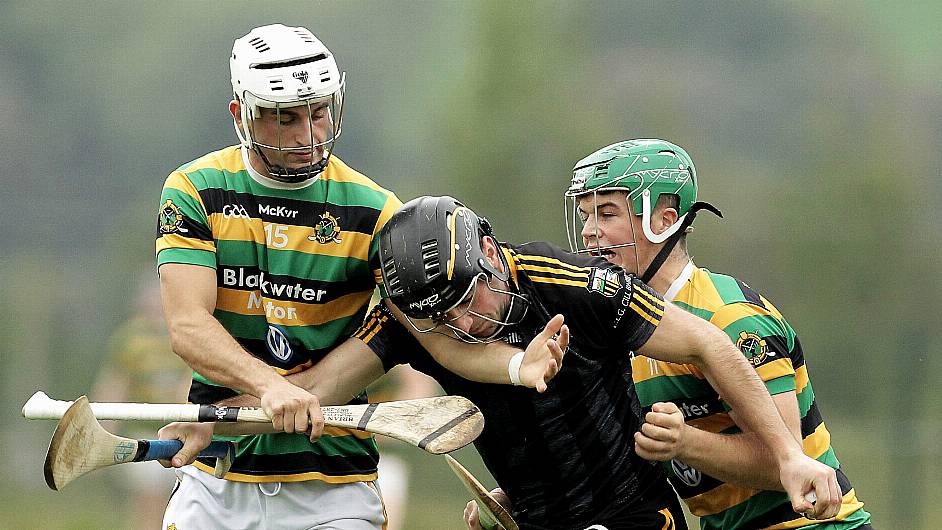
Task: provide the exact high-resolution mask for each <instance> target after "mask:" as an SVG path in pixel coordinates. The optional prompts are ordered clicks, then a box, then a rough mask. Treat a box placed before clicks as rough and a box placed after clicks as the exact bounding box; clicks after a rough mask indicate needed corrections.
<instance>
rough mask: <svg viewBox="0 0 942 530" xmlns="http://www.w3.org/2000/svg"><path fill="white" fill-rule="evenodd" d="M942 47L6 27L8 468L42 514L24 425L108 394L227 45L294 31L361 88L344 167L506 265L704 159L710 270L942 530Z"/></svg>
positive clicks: (252, 13)
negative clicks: (633, 181) (762, 304)
mask: <svg viewBox="0 0 942 530" xmlns="http://www.w3.org/2000/svg"><path fill="white" fill-rule="evenodd" d="M940 19H942V7H940V5H938V4H934V3H928V2H927V3H924V5H917V4H911V5H909V6H908V7H906V8H901V7H899V6H890V5H884V4H883V3H879V2H875V1H872V0H868V1H860V2H838V3H787V4H786V3H749V2H729V3H699V2H682V1H678V2H657V3H642V4H637V3H626V2H603V1H592V2H558V1H545V2H523V3H513V4H508V3H506V2H498V1H473V2H460V3H459V2H431V1H418V2H382V3H381V2H366V1H350V2H285V3H279V4H278V6H277V7H275V6H268V5H257V4H255V3H250V2H227V3H225V4H222V3H220V4H214V3H209V2H204V3H189V2H179V1H178V2H162V3H145V4H133V5H129V4H124V3H118V2H93V3H59V2H44V1H39V2H16V1H14V2H5V3H2V4H0V44H2V46H0V117H2V120H3V123H4V127H0V145H2V146H3V149H0V178H2V183H3V188H2V189H3V192H2V194H0V215H2V223H0V273H2V277H3V278H4V282H2V283H0V302H2V305H3V306H4V307H6V308H7V318H4V319H3V320H2V321H0V339H3V344H4V346H3V347H2V348H0V354H2V360H3V365H4V367H5V370H4V372H3V373H4V377H3V379H2V381H3V383H4V384H3V385H2V387H0V388H2V389H0V392H2V393H3V395H4V396H5V398H6V399H5V402H6V403H8V404H11V405H10V406H9V407H6V408H5V409H4V411H3V412H0V417H2V419H4V420H6V421H4V422H3V425H4V426H5V427H3V428H0V441H2V442H4V443H8V444H15V445H19V446H23V447H30V448H31V449H30V450H29V451H28V454H25V455H24V454H14V453H11V452H9V451H4V453H3V454H4V458H3V461H2V462H0V464H2V465H3V467H4V468H5V469H9V470H11V475H10V477H11V480H13V481H14V482H15V483H16V484H21V485H22V488H23V489H25V490H31V489H37V488H40V487H41V482H40V481H39V479H38V477H39V473H38V469H39V466H41V458H42V454H41V451H40V450H38V448H39V447H40V446H41V445H42V444H43V443H45V439H46V438H47V437H48V435H49V432H51V429H50V428H49V427H50V426H49V425H47V424H42V425H36V424H27V423H26V422H25V421H23V420H21V419H20V418H19V415H18V410H19V406H20V404H22V402H23V401H24V400H25V399H26V398H27V397H28V396H29V395H30V394H31V393H32V392H33V391H34V390H36V389H40V388H41V389H45V390H47V391H49V392H50V394H51V395H53V396H54V397H63V398H67V397H73V396H77V395H79V394H81V393H84V392H87V390H88V388H90V386H91V381H92V378H93V377H94V374H95V372H96V371H97V368H98V367H97V365H98V362H99V360H100V359H102V357H103V355H104V351H103V349H102V347H103V344H104V342H105V340H104V339H105V338H106V337H107V336H108V334H109V333H110V331H111V330H112V329H114V327H115V326H116V325H117V324H118V323H120V322H121V321H122V320H123V318H124V316H125V313H126V312H127V310H128V304H129V300H130V296H129V293H130V292H131V290H132V289H133V288H134V286H135V285H136V284H137V283H138V282H139V281H140V278H141V277H142V276H147V275H152V274H154V271H153V232H154V225H155V220H154V216H155V206H156V201H157V198H158V195H159V190H160V187H161V185H162V183H163V179H164V177H165V176H166V175H167V174H168V173H169V172H170V171H171V170H173V169H174V168H176V167H177V166H178V165H180V164H182V163H184V162H186V161H188V160H191V159H193V158H195V157H197V156H199V155H201V154H203V153H204V152H207V151H210V150H213V149H216V148H218V147H221V146H223V145H228V144H231V143H234V142H235V136H234V134H233V131H232V125H231V120H230V118H229V116H228V113H227V110H226V105H227V103H228V100H229V95H230V86H229V79H228V62H227V57H228V53H229V50H230V48H231V44H232V40H233V39H234V38H236V37H238V36H240V35H242V34H244V33H245V32H246V31H248V30H249V29H250V28H251V27H253V26H256V25H260V24H263V23H269V22H284V23H288V24H302V25H306V26H307V27H309V28H310V29H312V30H313V31H314V33H315V34H317V35H318V36H319V37H320V38H321V39H322V40H323V41H324V42H325V43H326V44H327V45H328V47H330V48H331V50H332V51H333V52H334V53H335V55H336V56H337V58H338V61H339V63H340V65H341V68H342V69H344V70H346V71H347V82H348V87H347V99H346V103H347V107H346V109H345V115H344V122H345V123H344V135H343V137H342V138H341V140H340V142H339V144H338V148H337V153H338V155H339V156H340V157H342V158H343V159H344V160H345V161H347V162H348V163H349V164H351V165H352V166H353V167H355V168H357V169H359V170H361V171H363V172H364V173H366V174H367V175H370V176H371V177H373V178H374V179H375V180H377V181H378V182H379V183H380V184H382V185H384V186H386V187H388V188H390V189H393V190H394V191H396V192H397V194H398V195H399V196H400V198H402V199H403V200H407V199H410V198H412V197H415V196H417V195H422V194H445V193H447V194H452V195H455V196H456V197H458V198H460V199H462V200H463V201H465V202H466V203H467V204H468V205H469V206H471V207H472V208H475V209H476V210H477V211H479V213H482V214H484V215H486V216H487V217H488V218H490V219H491V221H492V222H493V224H494V225H495V227H496V229H497V231H498V235H499V236H501V237H503V238H506V239H508V240H511V241H525V240H534V239H546V240H551V241H554V242H556V243H558V244H561V245H565V244H566V238H565V234H564V220H563V211H562V205H563V201H562V192H563V190H564V189H565V187H566V186H567V184H568V179H569V176H570V175H569V172H570V169H571V167H572V164H573V163H574V162H575V161H576V160H578V159H579V158H581V157H582V156H584V155H586V154H588V153H589V152H592V151H594V150H595V149H597V148H599V147H601V146H603V145H607V144H609V143H612V142H614V141H616V140H620V139H626V138H631V137H661V138H665V139H668V140H671V141H673V142H676V143H678V144H680V145H682V146H684V147H686V148H687V149H688V151H689V152H690V153H691V154H692V156H693V157H694V160H695V161H696V162H697V165H698V169H699V171H700V177H701V181H700V184H701V190H702V197H701V198H702V199H703V200H707V201H710V202H712V203H713V204H715V205H717V206H718V207H720V208H721V209H722V210H723V212H724V215H725V218H724V219H723V220H722V221H719V220H716V219H714V218H712V217H711V216H704V217H702V218H701V219H700V220H699V221H698V226H697V229H696V231H695V233H694V235H693V236H692V238H691V245H690V246H691V250H692V252H693V254H694V256H695V259H696V260H697V263H698V264H699V265H701V266H707V267H709V268H711V269H713V270H716V271H720V272H726V273H729V274H733V275H736V276H738V277H740V278H742V279H743V280H745V281H747V282H749V283H750V284H751V285H752V286H753V287H755V288H756V289H758V290H759V291H761V292H762V293H763V294H765V295H766V296H767V297H768V298H770V299H771V300H773V301H774V302H775V303H776V305H777V306H778V307H779V308H780V309H782V311H783V312H784V313H785V315H786V317H787V318H788V319H789V320H790V321H791V323H792V324H793V326H794V327H795V328H796V329H797V330H798V333H799V336H800V337H801V339H802V343H803V345H804V347H805V351H806V353H807V356H808V362H809V366H810V369H811V374H812V379H813V381H814V387H815V390H816V392H817V393H818V395H819V401H820V403H821V406H822V410H823V412H824V414H825V416H826V418H827V420H828V425H829V427H830V429H831V431H832V433H833V434H834V436H835V446H836V447H837V449H838V453H839V456H840V457H841V458H842V460H844V461H845V465H846V467H847V471H848V473H849V475H850V476H851V478H852V480H853V481H854V483H855V485H856V486H857V488H858V493H859V495H860V496H861V497H862V498H863V499H864V500H865V501H866V502H868V503H869V505H870V506H871V508H872V509H873V511H874V513H875V516H876V519H875V521H876V522H877V523H879V525H880V526H881V527H886V528H890V527H896V528H918V527H927V526H926V525H929V522H930V521H934V520H936V519H937V518H939V517H942V512H940V510H939V508H938V507H937V506H936V505H935V504H934V503H929V499H932V498H934V495H935V494H936V493H942V492H940V491H939V490H940V488H939V485H938V483H937V482H938V481H932V480H930V478H929V477H932V476H934V475H935V474H937V473H938V472H939V464H938V461H939V457H940V456H942V455H940V453H939V448H938V445H937V444H935V443H933V442H934V440H936V439H938V438H939V436H942V414H940V407H939V404H940V403H939V399H938V398H937V397H936V395H935V393H934V391H933V390H934V388H933V387H934V383H935V381H936V380H937V379H938V378H939V377H940V375H942V365H940V360H939V359H938V358H937V356H935V355H933V353H937V352H939V351H940V350H942V333H940V329H939V328H940V325H939V324H940V319H939V318H938V316H936V314H935V312H934V311H933V309H932V308H933V305H931V302H932V301H935V300H938V299H940V298H942V287H940V283H939V282H938V281H937V278H939V276H940V274H942V259H940V258H942V252H940V250H939V248H940V244H942V235H940V234H942V213H940V209H939V208H938V207H937V206H938V204H939V203H940V202H942V180H940V178H939V177H940V176H942V175H940V170H939V168H940V167H942V155H940V150H939V148H938V145H940V143H942V90H940V85H939V76H938V72H940V71H942V59H940V56H939V55H938V54H937V53H936V51H935V46H936V45H935V44H933V43H938V42H940V40H942V30H940V29H939V26H938V24H936V25H932V24H926V23H924V21H928V20H940ZM442 469H444V468H442ZM479 469H480V468H479ZM443 472H444V473H447V471H443ZM90 480H91V478H90ZM430 480H431V479H430ZM435 480H443V479H442V478H441V477H437V478H436V479H435ZM444 480H446V481H447V477H446V478H445V479H444ZM427 491H428V493H429V494H434V492H435V490H434V489H433V490H427ZM457 491H458V492H459V493H458V496H459V497H460V495H461V493H460V489H459V490H457ZM44 495H47V497H43V499H46V500H49V498H48V494H44ZM11 499H15V498H14V497H7V498H4V497H0V502H2V503H3V504H4V505H3V510H2V511H3V512H7V511H8V510H9V511H12V509H13V508H12V505H11V503H12V500H11ZM416 502H420V501H416ZM458 505H459V506H462V505H463V503H459V504H458ZM457 514H460V508H459V510H458V511H456V512H455V514H449V517H450V519H449V520H455V521H457ZM4 515H5V516H6V515H7V514H6V513H5V514H4ZM894 525H895V526H894ZM930 526H931V525H930ZM66 527H68V526H66ZM415 527H416V528H420V527H422V526H415ZM454 527H455V528H457V527H458V524H457V522H456V524H455V525H454Z"/></svg>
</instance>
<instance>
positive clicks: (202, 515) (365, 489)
mask: <svg viewBox="0 0 942 530" xmlns="http://www.w3.org/2000/svg"><path fill="white" fill-rule="evenodd" d="M176 472H177V486H176V488H175V489H174V492H173V495H171V496H170V503H169V504H168V505H167V511H166V512H165V513H164V521H163V526H162V528H165V529H166V528H172V529H175V530H212V529H221V530H222V529H225V530H240V529H245V530H382V528H383V525H384V524H385V522H386V516H385V507H384V506H383V498H382V494H381V493H380V491H379V488H378V487H377V486H376V485H375V484H374V483H372V482H351V483H347V484H330V483H327V482H323V481H320V480H308V481H305V482H262V483H254V482H233V481H229V480H222V479H218V478H216V477H214V476H212V475H210V474H208V473H204V472H202V471H200V470H198V469H196V468H195V467H193V466H185V467H183V468H180V469H178V470H176Z"/></svg>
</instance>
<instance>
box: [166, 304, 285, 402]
mask: <svg viewBox="0 0 942 530" xmlns="http://www.w3.org/2000/svg"><path fill="white" fill-rule="evenodd" d="M167 328H168V330H169V332H170V343H171V346H172V348H173V351H174V352H175V353H176V354H177V355H179V356H180V358H182V359H183V360H184V361H185V362H186V363H187V364H188V365H189V366H190V367H191V368H193V369H194V370H196V371H197V372H199V373H200V375H202V376H203V377H206V378H207V379H209V380H211V381H213V382H214V383H217V384H220V385H223V386H227V387H229V388H232V389H234V390H238V391H240V392H243V393H248V394H252V395H255V396H261V395H262V394H263V393H264V392H265V391H266V390H267V389H269V388H271V387H272V386H274V385H277V384H283V383H284V378H283V377H282V376H280V375H279V374H278V373H277V372H275V370H274V369H273V368H272V367H270V366H268V365H267V364H265V363H264V362H262V361H261V360H259V359H258V358H256V357H254V356H252V355H251V354H250V353H248V352H247V351H245V349H244V348H242V346H241V345H240V344H239V343H238V342H236V340H235V339H234V338H232V335H230V334H229V332H227V331H226V329H225V328H223V327H222V324H220V323H219V321H218V320H216V319H215V318H213V316H212V315H210V314H209V313H207V312H205V311H193V312H189V313H187V314H179V315H176V316H174V317H172V318H169V319H168V322H167Z"/></svg>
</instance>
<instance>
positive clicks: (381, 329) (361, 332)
mask: <svg viewBox="0 0 942 530" xmlns="http://www.w3.org/2000/svg"><path fill="white" fill-rule="evenodd" d="M353 336H354V337H356V338H358V339H360V340H362V341H363V342H365V343H366V345H367V346H369V347H370V349H371V350H373V353H375V354H376V356H377V357H379V360H380V361H382V363H383V369H384V370H385V371H387V372H388V371H390V370H392V369H393V367H395V366H396V365H397V364H407V363H408V362H409V361H408V359H407V357H406V354H407V352H415V351H419V350H420V349H421V348H422V345H421V344H419V341H417V340H416V339H415V337H413V336H412V334H411V333H409V330H407V329H406V328H405V327H403V326H402V324H400V323H399V321H398V320H396V317H395V316H393V314H392V312H391V311H390V310H389V308H387V307H386V304H384V303H383V302H379V303H378V304H376V305H375V306H373V309H372V310H371V311H370V314H369V315H367V316H366V320H364V321H363V324H362V325H361V326H360V329H358V330H357V331H356V333H354V334H353Z"/></svg>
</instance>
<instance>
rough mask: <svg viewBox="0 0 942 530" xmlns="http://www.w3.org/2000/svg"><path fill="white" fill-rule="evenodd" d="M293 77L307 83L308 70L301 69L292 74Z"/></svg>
mask: <svg viewBox="0 0 942 530" xmlns="http://www.w3.org/2000/svg"><path fill="white" fill-rule="evenodd" d="M291 77H293V78H295V79H297V80H298V81H300V82H302V83H305V84H307V77H308V76H307V70H299V71H297V72H294V73H293V74H291Z"/></svg>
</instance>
